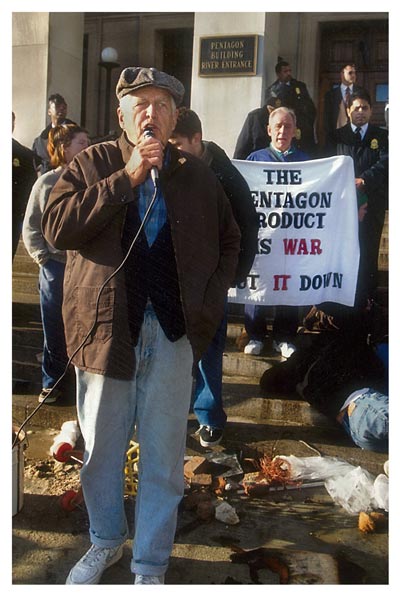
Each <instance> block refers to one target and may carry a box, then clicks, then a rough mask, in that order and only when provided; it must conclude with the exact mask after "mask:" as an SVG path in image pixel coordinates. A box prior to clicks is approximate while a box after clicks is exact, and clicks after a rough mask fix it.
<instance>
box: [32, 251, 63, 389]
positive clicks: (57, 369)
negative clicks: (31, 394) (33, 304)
mask: <svg viewBox="0 0 400 596" xmlns="http://www.w3.org/2000/svg"><path fill="white" fill-rule="evenodd" d="M64 271H65V263H60V262H59V261H55V260H53V259H49V260H48V261H47V262H46V263H45V264H44V265H41V267H40V270H39V296H40V313H41V317H42V326H43V337H44V342H43V361H42V387H43V388H46V389H47V388H49V387H53V385H54V384H55V382H56V381H57V380H58V378H59V377H61V375H62V374H63V372H64V369H65V367H66V365H67V362H68V356H67V349H66V346H65V335H64V323H63V319H62V301H63V281H64Z"/></svg>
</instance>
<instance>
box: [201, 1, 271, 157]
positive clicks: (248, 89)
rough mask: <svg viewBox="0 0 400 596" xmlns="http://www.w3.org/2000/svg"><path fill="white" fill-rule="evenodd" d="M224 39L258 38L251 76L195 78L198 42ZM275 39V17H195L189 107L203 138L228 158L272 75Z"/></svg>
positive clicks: (248, 14)
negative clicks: (221, 37) (256, 53)
mask: <svg viewBox="0 0 400 596" xmlns="http://www.w3.org/2000/svg"><path fill="white" fill-rule="evenodd" d="M225 35H257V36H258V62H257V70H256V74H255V75H239V76H238V75H235V76H212V77H203V76H199V60H200V38H201V37H209V36H215V37H218V36H225ZM278 37H279V13H264V12H262V13H260V12H253V13H245V12H244V13H242V12H239V13H204V12H199V13H195V22H194V44H193V69H192V96H191V107H192V109H193V110H195V111H196V112H197V113H198V115H199V117H200V119H201V121H202V124H203V136H204V138H205V139H207V140H210V141H215V142H216V143H218V145H220V146H221V147H222V148H223V149H224V150H225V151H226V153H227V154H228V156H229V157H232V155H233V151H234V148H235V144H236V139H237V137H238V135H239V132H240V130H241V128H242V125H243V123H244V120H245V118H246V116H247V114H248V112H249V111H250V110H253V109H255V108H259V107H260V106H261V105H262V102H263V96H264V90H265V86H266V80H267V81H268V80H269V79H271V77H273V74H274V66H275V63H276V56H277V47H278ZM271 69H272V71H271ZM272 80H274V79H272Z"/></svg>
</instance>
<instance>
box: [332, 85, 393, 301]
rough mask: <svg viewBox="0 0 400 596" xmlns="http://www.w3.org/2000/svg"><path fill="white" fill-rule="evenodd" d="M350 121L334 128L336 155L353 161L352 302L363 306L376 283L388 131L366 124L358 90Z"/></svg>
mask: <svg viewBox="0 0 400 596" xmlns="http://www.w3.org/2000/svg"><path fill="white" fill-rule="evenodd" d="M347 111H348V115H349V118H350V122H349V123H348V124H346V125H345V126H343V127H341V128H339V129H338V130H337V131H336V136H335V139H336V153H337V155H349V156H350V157H352V159H353V162H354V172H355V184H356V189H357V195H358V199H359V207H363V208H362V212H361V214H360V215H359V219H360V223H359V241H360V267H359V274H358V283H357V292H356V299H355V306H356V307H359V308H361V309H363V308H365V307H366V305H367V303H368V300H369V299H372V300H373V299H374V296H375V292H376V288H377V285H378V282H377V276H378V256H379V245H380V239H381V233H382V228H383V223H384V219H385V211H386V209H387V206H388V131H387V130H385V129H383V128H380V127H378V126H374V125H371V124H370V119H371V116H372V108H371V99H370V96H369V94H368V92H367V91H365V90H358V91H357V92H355V93H354V94H353V95H352V97H351V99H350V105H349V108H348V110H347Z"/></svg>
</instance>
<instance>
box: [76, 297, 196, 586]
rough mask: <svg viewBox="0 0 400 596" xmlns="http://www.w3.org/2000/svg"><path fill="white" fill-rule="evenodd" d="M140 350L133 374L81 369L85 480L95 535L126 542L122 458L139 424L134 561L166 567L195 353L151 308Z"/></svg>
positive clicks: (150, 571) (136, 566) (95, 539)
mask: <svg viewBox="0 0 400 596" xmlns="http://www.w3.org/2000/svg"><path fill="white" fill-rule="evenodd" d="M135 356H136V372H135V375H134V378H133V379H132V380H131V381H121V380H118V379H112V378H110V377H105V376H102V375H97V374H93V373H88V372H84V371H81V370H79V369H76V375H77V392H78V394H77V408H78V419H79V424H80V427H81V431H82V435H83V438H84V441H85V455H84V464H83V467H82V470H81V482H82V488H83V494H84V498H85V503H86V507H87V510H88V513H89V520H90V538H91V541H92V543H93V544H96V545H98V546H101V547H115V546H117V545H119V544H122V543H124V542H125V540H126V539H127V537H128V527H127V521H126V517H125V511H124V482H125V477H124V466H125V459H126V451H127V448H128V445H129V441H130V440H131V439H132V437H133V433H134V429H135V426H136V437H135V438H136V440H137V441H138V443H139V482H138V493H137V496H136V504H135V537H134V542H133V560H132V564H131V569H132V572H134V573H138V574H144V575H162V574H163V573H165V571H166V569H167V566H168V561H169V556H170V553H171V550H172V546H173V542H174V534H175V530H176V522H177V510H178V505H179V503H180V501H181V499H182V497H183V490H184V482H183V463H184V453H185V447H186V431H187V416H188V413H189V406H190V395H191V388H192V365H193V355H192V350H191V347H190V344H189V341H188V339H187V337H186V336H184V337H182V338H181V339H179V340H178V341H176V342H170V341H169V340H168V339H167V338H166V336H165V334H164V332H163V331H162V329H161V327H160V325H159V323H158V320H157V318H156V315H155V313H154V311H153V310H152V309H151V310H146V312H145V317H144V321H143V324H142V328H141V331H140V336H139V340H138V345H137V346H136V348H135ZM121 357H122V358H123V355H121Z"/></svg>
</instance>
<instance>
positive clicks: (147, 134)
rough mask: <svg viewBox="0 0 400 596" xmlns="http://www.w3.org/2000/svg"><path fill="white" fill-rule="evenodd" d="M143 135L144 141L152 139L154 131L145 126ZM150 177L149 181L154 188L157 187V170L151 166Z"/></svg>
mask: <svg viewBox="0 0 400 596" xmlns="http://www.w3.org/2000/svg"><path fill="white" fill-rule="evenodd" d="M143 134H144V136H145V138H146V139H154V131H153V129H152V128H151V126H147V127H146V128H145V129H144V131H143ZM150 176H151V179H152V180H153V184H154V186H158V178H159V176H158V168H156V166H152V168H151V170H150Z"/></svg>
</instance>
